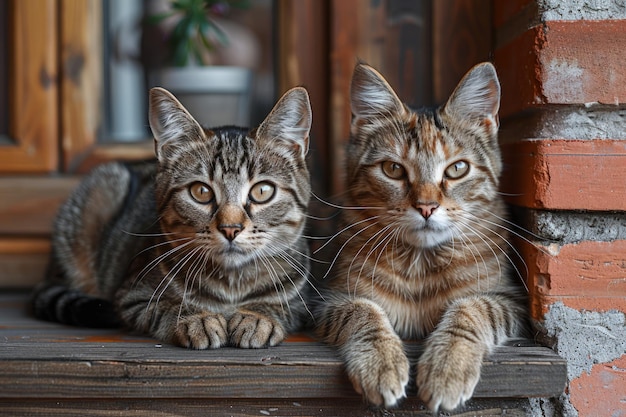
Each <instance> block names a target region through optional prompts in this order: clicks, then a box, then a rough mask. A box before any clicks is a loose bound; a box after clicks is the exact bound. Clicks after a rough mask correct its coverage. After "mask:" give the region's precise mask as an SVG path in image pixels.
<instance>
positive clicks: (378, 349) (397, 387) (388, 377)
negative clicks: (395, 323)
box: [347, 337, 409, 407]
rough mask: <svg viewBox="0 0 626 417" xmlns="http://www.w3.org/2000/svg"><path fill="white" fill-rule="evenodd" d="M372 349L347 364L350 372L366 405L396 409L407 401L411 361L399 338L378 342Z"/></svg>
mask: <svg viewBox="0 0 626 417" xmlns="http://www.w3.org/2000/svg"><path fill="white" fill-rule="evenodd" d="M372 347H373V349H371V350H369V349H368V350H364V351H363V352H359V354H358V355H354V352H352V353H351V354H350V355H351V356H352V358H353V359H352V360H350V361H348V363H347V372H348V377H349V378H350V381H351V382H352V385H353V386H354V389H355V390H356V391H357V392H358V393H359V394H362V395H363V397H364V398H365V400H366V401H367V402H369V403H370V404H373V405H376V406H385V407H393V406H395V405H396V404H397V403H398V400H400V399H401V398H404V397H405V395H406V394H405V387H406V385H407V384H408V382H409V361H408V359H407V357H406V354H405V353H404V347H403V345H402V342H401V341H400V339H399V338H397V337H390V338H386V339H383V340H378V341H375V342H374V343H373V344H372Z"/></svg>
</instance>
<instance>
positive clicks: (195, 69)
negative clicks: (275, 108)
mask: <svg viewBox="0 0 626 417" xmlns="http://www.w3.org/2000/svg"><path fill="white" fill-rule="evenodd" d="M249 3H250V2H249V0H169V1H167V2H166V3H163V1H161V3H158V4H157V7H158V8H159V9H160V11H158V12H156V13H153V14H152V15H151V16H150V17H149V18H148V23H149V24H150V25H156V26H157V27H158V29H159V32H160V33H161V39H163V40H164V41H165V45H166V47H167V48H166V51H165V54H164V55H163V58H164V62H163V63H162V64H161V65H160V66H159V67H158V68H157V69H156V70H155V71H153V72H152V74H151V77H150V78H151V82H150V83H151V84H152V85H159V86H162V87H164V88H166V89H168V90H170V91H171V92H172V93H173V94H174V95H175V96H176V97H177V98H178V99H179V100H180V101H181V102H182V103H183V104H184V105H185V107H186V108H187V109H188V110H189V111H190V112H191V113H192V115H193V116H194V117H195V118H196V119H197V120H198V121H199V122H200V123H202V124H204V125H207V126H215V125H224V124H234V125H242V126H245V125H248V124H249V117H250V116H249V113H250V98H251V97H250V95H251V93H250V92H251V86H252V71H251V69H250V68H248V67H245V66H242V65H229V63H228V62H223V61H220V59H219V57H220V54H219V52H220V50H221V49H224V48H229V47H230V46H231V45H230V44H231V39H229V37H230V35H231V32H232V29H231V28H232V25H228V24H227V23H226V20H225V16H227V15H228V14H229V12H230V11H231V10H232V9H245V8H247V7H248V6H249Z"/></svg>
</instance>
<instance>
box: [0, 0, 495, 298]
mask: <svg viewBox="0 0 626 417" xmlns="http://www.w3.org/2000/svg"><path fill="white" fill-rule="evenodd" d="M491 9H492V2H491V1H490V0H437V1H432V0H420V1H415V0H298V1H295V0H294V1H292V0H230V1H229V0H222V1H217V0H134V1H127V0H26V1H24V0H0V265H1V266H2V268H3V273H2V274H0V285H1V286H9V287H12V286H17V287H24V286H30V285H32V284H33V283H34V282H37V281H38V280H39V279H40V277H41V275H42V271H43V268H44V266H45V260H46V256H47V253H48V251H49V236H50V232H51V223H52V219H53V217H54V213H55V211H56V209H57V207H58V205H59V204H60V202H61V201H62V200H63V199H64V198H65V197H66V196H67V194H68V192H69V190H70V189H71V188H73V187H74V186H75V184H76V183H77V182H78V180H79V179H80V176H81V175H82V174H84V173H85V172H87V171H88V170H89V169H91V168H92V167H93V166H94V165H96V164H98V163H102V162H105V161H108V160H111V159H142V158H150V157H152V156H153V155H154V153H153V152H154V151H153V143H152V138H151V135H150V131H149V128H148V122H147V92H148V90H149V89H150V88H151V87H152V86H155V85H160V86H164V87H165V88H167V89H169V90H170V91H172V92H173V93H174V94H175V95H176V96H177V97H178V98H179V99H180V100H181V101H182V102H183V104H184V105H185V106H186V107H187V108H188V109H189V110H190V111H191V112H192V114H193V115H194V116H195V117H196V118H197V119H198V120H199V121H200V122H202V123H203V124H206V125H208V126H211V125H224V124H236V125H242V126H250V127H254V126H256V125H257V124H258V123H259V122H261V121H262V120H263V118H264V117H265V116H266V115H267V113H268V112H269V110H271V108H272V106H273V104H274V103H275V101H276V100H277V98H278V97H280V95H281V94H282V93H283V92H284V91H286V90H287V89H289V88H291V87H294V86H296V85H302V86H304V87H306V88H307V89H308V90H309V93H310V96H311V103H312V107H313V130H312V133H311V151H310V154H309V163H310V166H311V172H312V177H313V178H312V180H313V187H314V191H315V193H316V194H317V195H319V196H322V197H324V198H327V199H335V198H340V196H341V192H342V190H343V182H342V181H343V180H342V160H343V149H344V145H345V143H346V140H347V139H348V135H349V123H350V108H349V99H348V92H349V83H350V78H351V75H352V70H353V68H354V66H355V64H356V63H357V62H358V61H364V62H367V63H369V64H371V65H373V66H374V67H376V68H377V69H379V70H380V72H381V73H383V74H384V75H385V76H386V77H387V79H388V80H389V81H390V83H391V84H392V86H393V87H394V88H395V89H396V91H397V92H398V93H399V95H400V96H401V98H402V99H403V100H405V101H406V102H407V103H409V104H410V105H412V106H415V107H420V106H430V105H433V104H438V103H441V102H442V101H444V100H445V98H446V97H447V95H448V94H449V93H450V92H451V91H452V89H453V88H454V86H455V85H456V83H457V82H458V80H459V79H460V77H461V76H462V75H463V74H464V73H465V72H466V71H467V70H468V69H469V68H470V67H471V66H472V65H474V64H475V63H478V62H480V61H483V60H487V59H489V58H490V51H492V50H493V45H492V24H491V20H492V19H491ZM312 209H313V211H314V213H316V214H318V215H320V216H322V217H323V216H331V215H332V214H333V213H334V209H332V208H331V207H328V206H325V205H324V204H321V203H314V204H313V206H312ZM320 223H321V225H320V226H319V228H318V227H317V226H315V228H316V231H319V232H318V234H320V235H324V234H327V233H326V232H328V233H329V231H326V232H325V230H324V229H328V228H329V227H332V224H331V223H328V222H320Z"/></svg>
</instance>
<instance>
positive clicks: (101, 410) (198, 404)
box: [0, 398, 527, 417]
mask: <svg viewBox="0 0 626 417" xmlns="http://www.w3.org/2000/svg"><path fill="white" fill-rule="evenodd" d="M524 407H525V405H524V403H521V402H516V401H502V400H500V401H498V402H497V403H494V402H485V401H481V402H476V401H469V402H468V404H466V406H465V407H463V409H462V410H459V411H457V412H454V413H446V414H445V415H450V416H456V417H475V416H476V415H480V416H482V417H501V416H508V417H525V416H526V415H527V414H526V411H525V408H524ZM0 408H1V409H2V410H3V412H4V413H7V415H11V416H14V417H21V416H24V417H26V416H28V417H36V416H41V417H44V416H45V417H50V416H51V415H63V416H76V417H85V416H95V415H97V416H120V415H123V416H132V417H154V416H160V415H167V416H185V417H188V416H201V417H206V416H225V415H228V416H238V417H246V416H249V417H259V416H261V417H263V416H285V417H297V416H335V417H336V416H342V417H383V416H384V417H409V416H411V417H432V416H433V413H432V412H430V411H428V410H426V409H425V408H424V406H423V405H422V404H421V403H420V402H419V401H417V399H416V398H408V399H406V400H404V401H403V403H402V406H401V407H400V408H396V409H392V410H385V409H376V408H372V407H368V406H367V405H365V404H363V401H361V400H360V399H332V398H322V399H299V400H280V399H250V400H247V399H237V398H222V399H211V400H198V399H187V398H185V399H180V400H162V399H158V398H153V399H149V400H127V399H122V400H102V399H96V400H94V399H86V400H82V399H81V400H53V401H51V400H39V399H29V400H28V401H2V400H1V399H0Z"/></svg>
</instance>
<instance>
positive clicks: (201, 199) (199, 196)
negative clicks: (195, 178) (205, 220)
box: [189, 182, 215, 204]
mask: <svg viewBox="0 0 626 417" xmlns="http://www.w3.org/2000/svg"><path fill="white" fill-rule="evenodd" d="M189 194H191V197H192V198H193V199H194V200H196V201H197V202H198V203H200V204H208V203H210V202H211V201H213V199H214V198H215V194H214V193H213V190H212V189H211V187H209V186H208V185H206V184H205V183H202V182H194V183H193V184H191V185H190V186H189Z"/></svg>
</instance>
